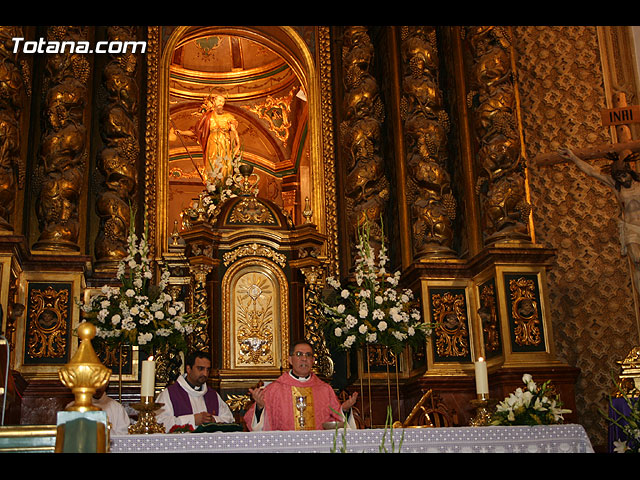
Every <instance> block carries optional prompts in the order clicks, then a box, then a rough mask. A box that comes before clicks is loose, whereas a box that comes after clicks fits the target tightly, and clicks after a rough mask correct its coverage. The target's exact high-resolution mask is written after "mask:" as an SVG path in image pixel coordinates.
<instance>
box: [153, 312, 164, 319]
mask: <svg viewBox="0 0 640 480" xmlns="http://www.w3.org/2000/svg"><path fill="white" fill-rule="evenodd" d="M154 316H155V317H156V318H157V319H158V320H162V319H163V318H164V312H163V311H162V310H158V311H157V312H156V313H155V315H154Z"/></svg>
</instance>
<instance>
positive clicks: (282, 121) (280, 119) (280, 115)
mask: <svg viewBox="0 0 640 480" xmlns="http://www.w3.org/2000/svg"><path fill="white" fill-rule="evenodd" d="M294 92H295V89H292V90H291V91H290V92H289V93H288V94H287V95H286V96H285V97H282V98H274V97H272V96H271V95H269V96H268V97H267V99H266V100H265V101H264V102H263V103H261V104H259V105H252V106H251V107H245V108H247V109H248V110H250V111H251V112H253V113H255V114H256V115H257V116H258V118H261V119H262V120H264V121H265V122H267V125H268V126H269V130H270V131H272V132H273V133H274V134H275V135H276V137H277V138H278V139H279V140H280V141H281V142H282V144H283V145H286V144H287V140H288V139H289V128H290V127H291V120H290V118H289V115H290V114H291V100H292V99H293V94H294Z"/></svg>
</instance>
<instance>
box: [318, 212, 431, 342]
mask: <svg viewBox="0 0 640 480" xmlns="http://www.w3.org/2000/svg"><path fill="white" fill-rule="evenodd" d="M358 240H359V242H358V244H357V246H356V247H357V252H358V254H357V257H356V260H355V284H352V285H346V286H342V285H341V283H340V281H339V280H337V279H336V278H334V277H329V278H327V284H328V285H329V286H330V287H332V288H333V295H332V298H331V299H329V300H327V301H321V305H322V307H323V309H324V316H325V325H324V326H325V335H326V337H327V340H328V342H329V343H330V344H333V345H334V346H336V347H337V348H339V349H343V350H349V349H351V348H358V347H361V346H363V345H367V344H377V345H384V346H386V347H388V348H390V349H391V350H392V351H393V352H394V353H396V354H398V353H401V352H402V351H403V350H404V349H405V347H406V346H407V345H408V344H409V345H413V346H417V345H419V344H423V343H424V342H425V341H426V337H427V336H428V335H430V333H431V329H432V326H431V325H429V324H426V323H424V322H423V321H422V316H421V314H420V310H419V309H418V308H417V306H416V304H415V301H414V295H413V292H412V291H411V290H410V289H401V288H399V287H398V285H399V283H400V275H401V274H400V271H397V272H395V273H393V274H391V273H388V272H387V271H386V265H387V262H388V261H389V258H388V256H387V250H386V247H385V244H384V238H383V240H382V244H381V246H380V249H379V252H378V256H377V259H376V255H375V252H374V251H373V249H372V248H371V246H370V243H369V226H368V225H365V226H364V227H363V229H362V230H361V231H359V232H358Z"/></svg>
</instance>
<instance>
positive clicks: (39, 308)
mask: <svg viewBox="0 0 640 480" xmlns="http://www.w3.org/2000/svg"><path fill="white" fill-rule="evenodd" d="M26 276H27V277H31V278H30V279H29V278H27V280H26V282H25V283H24V285H25V287H24V291H22V292H21V293H20V295H21V298H20V302H21V303H22V304H24V305H25V313H24V321H21V322H18V328H17V334H16V363H17V368H18V370H20V371H21V372H22V373H23V374H24V375H25V377H28V376H30V375H34V376H48V375H56V376H57V371H58V369H59V368H60V366H61V365H64V364H65V363H67V362H68V361H69V360H70V359H71V357H72V355H73V353H74V352H75V349H76V348H77V338H76V337H75V336H74V331H75V328H76V327H77V325H78V323H79V310H78V307H77V306H76V300H77V299H78V298H79V294H80V285H81V284H82V280H81V277H80V276H79V275H76V274H71V275H64V274H57V273H51V274H46V273H38V274H34V273H31V272H29V274H27V275H26Z"/></svg>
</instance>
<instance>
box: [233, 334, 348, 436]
mask: <svg viewBox="0 0 640 480" xmlns="http://www.w3.org/2000/svg"><path fill="white" fill-rule="evenodd" d="M289 363H290V364H291V370H290V371H289V372H286V373H284V374H282V375H281V376H280V377H279V378H278V379H276V380H275V381H274V382H272V383H270V384H269V385H267V386H266V387H258V388H253V389H249V393H250V394H251V396H252V397H253V399H254V401H255V402H254V404H253V405H252V406H251V408H249V410H248V411H247V413H246V414H245V417H244V419H245V422H246V424H247V427H248V428H249V430H251V431H266V430H321V429H322V428H323V427H322V424H323V423H325V422H331V421H342V420H343V418H345V417H346V419H347V427H348V428H356V425H355V421H354V419H353V415H350V411H351V407H352V406H353V405H354V404H355V403H356V400H357V398H358V394H357V393H354V394H353V395H351V396H350V397H349V398H348V399H347V400H346V401H345V402H344V403H342V405H341V404H340V402H339V401H338V397H337V396H336V394H335V392H334V391H333V388H332V387H331V385H329V384H327V383H325V382H323V381H322V380H320V379H319V378H318V377H317V376H316V374H314V373H313V372H312V371H311V368H312V367H313V363H314V358H313V348H312V346H311V345H310V344H309V343H307V342H306V341H300V342H296V343H295V344H293V346H292V348H291V349H290V352H289Z"/></svg>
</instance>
